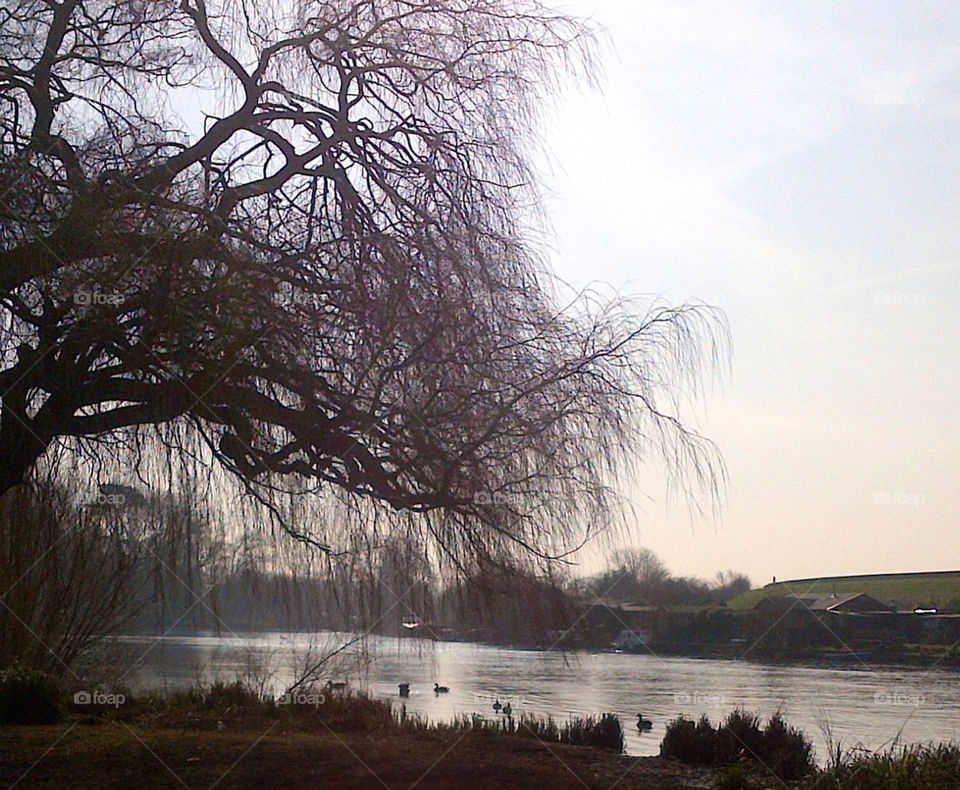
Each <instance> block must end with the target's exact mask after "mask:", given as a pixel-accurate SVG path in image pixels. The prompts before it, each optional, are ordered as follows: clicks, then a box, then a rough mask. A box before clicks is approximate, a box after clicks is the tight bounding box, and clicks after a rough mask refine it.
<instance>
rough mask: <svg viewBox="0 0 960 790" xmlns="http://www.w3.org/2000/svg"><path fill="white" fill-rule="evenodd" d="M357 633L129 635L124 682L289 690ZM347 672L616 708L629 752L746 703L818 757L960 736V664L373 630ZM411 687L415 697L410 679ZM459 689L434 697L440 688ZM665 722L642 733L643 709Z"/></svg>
mask: <svg viewBox="0 0 960 790" xmlns="http://www.w3.org/2000/svg"><path fill="white" fill-rule="evenodd" d="M345 638H346V635H343V634H329V633H326V634H318V635H307V634H280V633H270V634H252V635H234V636H230V637H214V636H190V637H166V638H163V639H161V640H157V639H155V638H148V637H125V638H123V640H122V641H123V642H124V643H125V645H126V649H127V650H128V651H129V653H130V656H131V657H130V658H128V659H127V661H126V666H127V667H128V668H127V670H126V672H125V674H124V676H123V678H122V681H123V682H124V683H126V684H128V685H132V686H134V687H136V688H167V689H170V688H178V687H184V686H188V685H190V684H193V683H196V682H197V681H210V680H212V679H214V678H220V679H224V680H234V679H236V678H238V677H241V678H242V677H247V678H250V677H256V678H265V679H267V685H268V687H269V689H270V691H271V692H272V693H279V692H282V691H283V689H284V688H286V686H287V685H288V684H289V683H290V682H291V679H292V678H294V677H295V676H296V673H297V669H298V667H299V666H302V662H303V661H304V658H305V656H307V655H308V653H309V652H310V650H311V649H313V650H316V649H328V648H330V647H332V646H335V645H338V644H342V640H343V639H345ZM343 658H344V661H343V662H342V663H341V665H340V666H339V667H338V668H337V669H336V670H334V673H333V674H332V676H333V679H335V680H337V681H343V680H346V681H348V682H349V684H350V686H351V687H354V688H358V689H365V690H367V691H368V692H369V693H371V694H373V695H375V696H378V697H383V698H389V699H392V700H393V701H394V704H395V706H397V707H399V705H400V704H401V703H403V704H406V706H407V710H408V711H409V712H415V713H418V714H421V715H423V716H425V717H427V718H429V719H432V720H449V719H451V718H452V717H453V716H454V715H456V714H459V713H468V714H469V713H481V714H483V715H485V716H488V717H491V718H492V717H494V716H496V715H497V714H496V713H495V712H494V711H493V709H492V705H493V702H494V700H496V699H499V700H500V702H501V704H505V703H507V702H510V704H511V706H512V709H513V713H514V715H515V716H516V715H518V714H520V713H531V714H535V715H539V716H545V715H549V716H552V717H553V718H554V719H555V720H557V721H561V722H562V721H566V720H567V719H568V718H569V717H571V716H578V715H598V714H600V713H603V712H612V713H616V714H617V715H619V716H620V717H621V719H622V720H623V721H624V724H625V727H626V730H627V751H628V752H629V753H630V754H636V755H654V754H657V753H658V751H659V744H660V741H661V740H662V739H663V734H664V730H665V728H666V725H667V723H668V722H669V721H670V720H671V719H673V718H675V717H676V716H678V715H681V714H683V715H686V716H687V717H693V718H699V716H700V715H701V714H706V715H707V716H709V717H710V719H711V721H713V722H714V723H716V722H717V721H718V720H719V719H720V718H722V717H723V716H725V715H726V713H727V712H729V711H731V710H733V709H734V708H736V707H738V706H741V707H744V708H746V709H747V710H750V711H753V712H755V713H757V714H759V715H760V716H761V717H767V716H769V715H770V714H772V713H773V712H774V711H776V710H778V709H779V710H780V711H781V712H782V713H783V714H784V717H785V718H786V720H787V722H788V723H789V724H791V725H793V726H795V727H798V728H800V729H801V730H803V731H804V732H805V733H806V734H807V736H808V737H809V738H811V740H813V742H814V744H815V747H816V750H817V755H818V758H819V759H820V760H821V761H823V760H825V759H826V758H827V756H828V754H829V753H830V747H829V744H830V742H831V740H832V742H833V743H837V742H839V743H840V744H841V745H842V746H843V748H844V749H846V748H849V747H854V746H857V745H862V746H864V747H866V748H868V749H881V748H885V747H887V746H889V745H891V744H893V743H900V744H907V743H927V742H936V743H939V742H943V741H957V740H960V673H958V672H955V671H954V672H950V671H939V670H921V669H912V668H911V669H891V668H887V667H882V668H880V667H870V668H864V667H860V668H856V669H855V668H850V669H824V668H809V667H791V666H766V665H761V664H752V663H748V662H745V661H723V660H698V659H690V658H659V657H656V656H650V655H630V654H619V653H567V654H563V653H558V652H542V651H533V650H530V651H528V650H511V649H506V648H499V647H492V646H488V645H479V644H472V643H461V642H437V643H427V642H420V641H419V640H414V639H402V640H401V639H393V638H389V637H372V638H370V639H369V640H368V642H367V646H366V649H365V650H364V651H361V650H360V648H359V646H354V647H352V648H350V649H348V650H347V651H346V652H345V654H344V656H343ZM401 682H405V683H409V684H410V696H409V698H407V699H404V700H401V699H400V697H399V696H398V684H399V683H401ZM436 682H439V683H440V684H441V685H443V686H448V687H449V688H450V691H449V693H445V694H439V695H438V694H434V692H433V684H434V683H436ZM638 712H641V713H643V715H644V718H647V719H650V720H652V721H653V728H652V730H650V731H649V732H643V733H641V732H639V731H638V730H637V729H636V726H635V723H636V714H637V713H638Z"/></svg>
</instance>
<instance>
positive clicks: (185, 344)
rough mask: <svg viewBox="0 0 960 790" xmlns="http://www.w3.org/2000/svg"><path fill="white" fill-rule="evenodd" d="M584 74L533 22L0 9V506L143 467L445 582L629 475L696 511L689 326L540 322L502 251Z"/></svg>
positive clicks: (602, 498) (536, 543) (519, 16)
mask: <svg viewBox="0 0 960 790" xmlns="http://www.w3.org/2000/svg"><path fill="white" fill-rule="evenodd" d="M590 48H591V36H590V34H589V32H588V31H587V30H586V29H585V28H584V26H583V25H581V24H580V23H578V22H576V21H573V20H571V19H569V18H567V17H565V16H563V15H560V14H556V13H554V12H551V11H548V10H547V9H545V8H544V7H542V6H540V5H539V4H537V3H536V2H533V0H424V1H423V2H401V0H353V2H345V1H343V0H335V1H334V2H318V1H316V0H292V1H291V2H286V1H284V2H281V1H280V0H256V2H254V0H230V2H227V0H181V1H179V2H175V1H174V0H150V1H149V2H138V1H132V0H61V1H60V2H48V1H46V0H43V1H41V0H10V2H7V3H5V4H4V6H3V8H0V107H2V110H0V112H2V115H0V393H2V410H0V459H2V461H0V464H2V465H0V493H2V492H4V491H7V490H8V489H10V488H11V487H13V486H16V485H17V484H19V483H21V482H22V481H23V480H24V479H25V476H26V475H27V473H28V472H29V470H31V469H32V468H34V467H35V466H36V465H37V463H38V460H40V459H42V458H43V457H44V454H45V453H46V451H47V449H48V448H49V447H50V446H51V445H52V444H53V443H58V442H59V443H61V444H62V445H63V446H65V447H68V448H72V449H73V450H74V451H75V452H80V453H85V454H86V456H85V457H88V458H92V459H93V460H94V461H97V462H103V461H104V459H108V460H109V459H113V460H116V459H117V458H118V457H119V455H120V454H121V453H123V452H127V453H129V454H130V457H131V458H132V459H133V462H134V463H136V462H138V461H139V460H140V459H142V458H143V456H144V451H145V449H146V450H149V449H150V448H151V447H156V446H157V445H158V443H159V444H162V445H163V446H165V447H166V448H167V449H168V451H169V452H170V454H171V457H175V456H179V457H182V458H185V459H188V462H190V463H195V464H199V465H201V466H203V465H209V464H213V463H215V462H219V464H220V465H222V467H223V468H224V469H227V470H229V471H230V472H231V473H232V474H233V475H235V476H236V478H237V479H238V480H239V481H241V483H242V485H243V486H244V487H245V489H246V490H247V491H248V492H249V493H250V494H253V495H254V496H257V497H259V498H260V499H261V500H262V501H263V502H265V503H266V504H268V505H271V506H274V507H275V506H276V502H277V496H278V494H277V492H278V490H279V489H280V488H281V487H282V488H283V489H284V490H287V491H303V490H316V489H320V490H323V491H325V492H327V494H329V493H330V492H339V498H340V500H341V502H342V503H345V505H346V507H347V509H348V510H352V511H353V512H355V513H358V514H361V515H362V517H361V518H357V519H356V520H355V522H354V523H355V524H357V525H360V526H358V527H357V528H358V529H367V528H368V527H369V524H370V523H371V521H370V518H368V516H369V515H370V513H371V512H373V511H376V512H377V513H380V514H381V515H388V516H389V514H412V515H413V517H412V518H409V519H406V520H405V523H408V524H410V525H411V529H412V530H413V531H412V532H411V533H410V534H409V536H408V537H410V538H411V539H414V540H421V541H426V540H427V539H429V540H432V541H433V543H434V545H439V546H440V547H441V548H442V549H443V550H445V551H446V552H447V553H448V554H449V555H450V556H451V557H453V558H454V559H456V560H458V561H460V560H463V559H464V558H469V557H472V556H476V555H478V554H495V553H498V552H504V551H506V552H507V553H509V552H511V551H513V552H517V550H518V549H520V550H521V551H520V553H521V554H522V553H524V552H532V553H533V554H535V555H537V556H541V557H548V556H556V555H557V554H558V553H560V552H562V551H564V550H566V549H567V548H569V547H571V546H575V545H576V543H577V541H578V540H579V537H582V536H578V535H576V534H574V533H575V531H576V530H575V527H574V525H576V524H587V525H588V530H589V531H595V530H597V529H599V528H601V527H602V526H604V524H605V523H606V522H607V521H608V520H609V516H610V514H611V512H612V511H611V508H610V504H611V502H610V497H609V494H610V491H609V488H608V484H609V482H610V481H611V480H613V479H615V478H616V475H618V474H619V473H620V472H622V471H623V470H624V469H625V468H627V467H629V465H630V464H631V463H633V462H635V461H639V460H647V459H648V458H649V457H650V455H651V453H652V452H654V451H659V452H662V454H663V457H664V458H665V459H666V462H667V464H668V466H669V467H670V468H671V469H672V470H674V471H678V470H679V471H682V472H684V473H692V475H693V476H694V477H699V478H701V479H704V480H706V481H708V483H710V484H713V483H715V482H716V480H717V478H718V475H719V473H720V468H719V461H718V459H717V457H716V455H715V454H714V451H713V449H712V447H711V445H709V443H706V442H705V441H704V440H702V438H701V437H699V436H698V435H697V434H696V433H694V432H692V431H690V430H687V429H686V428H685V427H684V426H683V425H682V424H681V422H680V421H679V420H678V419H677V417H676V414H677V399H678V398H679V397H680V396H681V395H683V396H684V397H685V396H686V395H688V394H689V393H690V392H691V387H692V388H693V389H695V387H696V382H697V378H698V376H699V374H700V371H701V368H702V365H703V364H704V363H705V362H706V363H710V364H713V363H715V362H716V360H717V358H718V355H721V354H722V353H723V352H722V346H723V344H724V342H725V328H724V325H723V320H722V317H721V316H719V315H718V314H717V313H715V312H712V311H710V310H709V309H706V308H704V307H691V306H681V307H678V308H667V307H652V308H650V309H649V310H645V311H643V310H642V311H638V310H637V309H636V308H635V307H632V306H631V305H629V304H624V303H622V302H619V301H606V300H603V299H600V298H599V297H597V295H596V294H583V295H581V296H580V297H578V298H576V299H574V300H573V301H572V302H571V303H569V304H567V305H566V306H564V305H563V304H562V303H561V302H560V300H559V298H558V297H557V294H556V291H555V289H554V286H553V284H552V282H551V280H550V277H549V274H548V273H547V270H546V269H545V268H544V266H543V265H542V263H541V260H540V258H539V257H538V255H537V252H536V250H535V249H533V248H532V246H531V245H530V243H529V242H528V240H527V239H528V237H529V234H528V233H527V232H526V227H527V226H528V225H529V222H530V219H531V217H532V216H533V215H534V214H535V211H534V210H535V208H536V206H537V205H538V204H537V199H538V198H537V190H536V179H535V177H534V174H533V173H532V172H531V169H530V164H529V158H528V152H529V150H530V145H531V141H532V140H533V137H532V133H533V132H534V131H535V129H536V121H537V116H538V114H539V112H540V111H541V109H542V108H543V107H545V106H546V105H545V91H549V90H550V89H552V88H553V87H554V86H556V85H557V84H558V82H559V80H560V79H561V77H562V76H563V75H565V74H569V73H571V72H573V73H574V74H580V75H582V74H584V73H585V72H586V71H587V69H586V65H589V61H590ZM532 212H533V213H532ZM275 512H276V511H275ZM393 523H394V526H396V524H397V523H399V522H398V520H397V519H394V522H393ZM284 526H285V527H286V528H287V529H288V530H290V531H291V532H292V533H294V534H295V535H296V536H297V537H299V538H301V539H304V540H307V541H313V542H315V543H316V544H317V545H322V546H323V547H324V548H327V549H328V550H329V549H330V547H331V543H332V540H334V539H339V538H338V536H337V535H332V534H331V533H329V532H328V531H327V528H326V527H325V526H322V527H320V532H319V533H315V532H310V528H312V527H310V525H307V526H304V525H303V524H296V523H292V522H291V521H290V520H285V521H284ZM381 526H383V525H382V524H381ZM308 527H310V528H308ZM340 537H342V533H341V535H340Z"/></svg>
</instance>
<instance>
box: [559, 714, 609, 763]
mask: <svg viewBox="0 0 960 790" xmlns="http://www.w3.org/2000/svg"><path fill="white" fill-rule="evenodd" d="M560 736H561V739H562V740H563V742H564V743H569V744H571V745H573V746H596V747H598V748H600V749H612V750H613V751H615V752H616V753H617V754H621V753H623V724H621V722H620V719H619V718H618V717H617V716H615V715H614V714H612V713H604V714H603V715H602V716H601V717H600V718H595V717H593V716H587V717H585V718H579V717H578V718H576V719H573V720H572V721H570V723H569V724H565V725H564V726H563V727H562V728H561V729H560Z"/></svg>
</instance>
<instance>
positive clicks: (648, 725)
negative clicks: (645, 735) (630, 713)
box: [637, 713, 653, 732]
mask: <svg viewBox="0 0 960 790" xmlns="http://www.w3.org/2000/svg"><path fill="white" fill-rule="evenodd" d="M652 728H653V722H652V721H650V719H645V718H643V714H642V713H638V714H637V729H638V730H640V731H641V732H645V731H647V730H649V729H652Z"/></svg>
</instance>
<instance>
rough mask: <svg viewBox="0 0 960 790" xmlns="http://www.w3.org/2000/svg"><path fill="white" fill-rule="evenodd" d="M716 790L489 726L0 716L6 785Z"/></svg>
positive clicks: (642, 764)
mask: <svg viewBox="0 0 960 790" xmlns="http://www.w3.org/2000/svg"><path fill="white" fill-rule="evenodd" d="M14 787H16V788H51V790H52V789H53V788H57V790H61V789H62V788H77V789H78V790H85V789H86V788H90V789H91V790H92V789H93V788H97V789H98V790H100V789H101V788H131V789H133V788H137V789H138V790H139V788H212V787H218V788H238V789H239V788H249V789H250V790H267V788H287V789H289V790H299V789H300V788H304V789H305V788H311V790H326V788H331V789H332V788H337V790H352V789H353V788H387V789H388V790H394V789H395V788H404V789H405V790H406V789H408V788H414V787H416V788H420V789H421V790H434V789H439V788H455V789H456V790H484V789H485V788H490V790H511V789H513V788H516V790H521V789H525V788H531V790H532V789H533V788H537V790H540V789H541V788H548V790H566V788H571V790H583V789H584V788H588V789H589V790H613V789H614V788H616V789H617V790H639V788H643V789H644V790H708V788H711V787H713V780H712V778H711V775H710V773H709V772H708V771H704V770H701V769H695V768H690V767H687V766H683V765H680V764H677V763H673V762H669V761H666V760H662V759H660V758H651V757H622V756H618V755H614V754H611V753H609V752H603V751H599V750H595V749H591V748H586V747H572V746H560V745H556V744H550V745H545V744H542V743H540V742H538V741H534V740H529V739H520V738H512V737H494V736H489V735H481V734H478V733H472V732H466V733H444V734H426V733H415V734H357V733H333V732H325V733H321V734H312V733H283V732H279V731H278V730H277V729H267V731H263V730H259V731H258V730H256V729H249V730H245V731H242V732H232V731H223V732H217V731H213V732H211V731H203V730H193V731H191V730H189V729H171V728H166V729H141V728H137V727H133V726H130V725H127V724H124V723H119V722H114V723H109V724H99V725H91V724H64V725H58V726H46V727H0V788H14Z"/></svg>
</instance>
